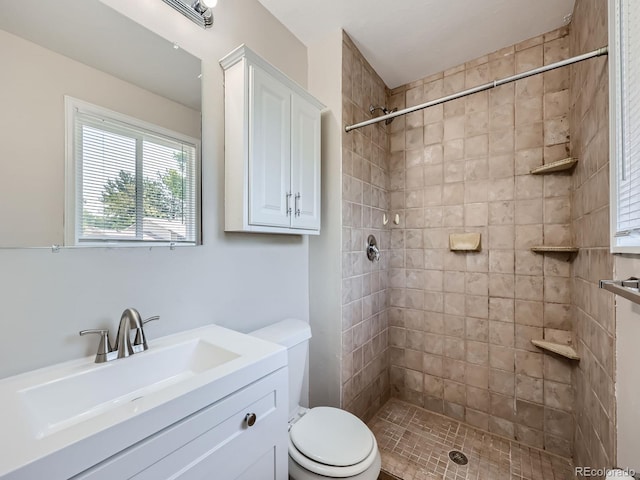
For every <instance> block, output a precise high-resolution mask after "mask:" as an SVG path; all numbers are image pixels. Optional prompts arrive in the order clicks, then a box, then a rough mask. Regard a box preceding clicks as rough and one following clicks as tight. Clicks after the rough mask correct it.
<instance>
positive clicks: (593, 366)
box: [545, 0, 616, 468]
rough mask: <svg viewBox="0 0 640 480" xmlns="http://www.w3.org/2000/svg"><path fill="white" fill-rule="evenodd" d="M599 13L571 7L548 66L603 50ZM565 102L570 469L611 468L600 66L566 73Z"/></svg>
mask: <svg viewBox="0 0 640 480" xmlns="http://www.w3.org/2000/svg"><path fill="white" fill-rule="evenodd" d="M607 14H608V12H607V2H596V1H590V0H577V1H576V5H575V9H574V12H573V20H572V23H571V34H570V36H569V37H568V44H567V43H566V41H565V42H557V40H554V42H553V44H554V45H553V48H552V49H551V48H550V51H549V56H550V60H551V57H552V56H553V57H554V58H555V55H556V54H557V52H563V51H566V50H569V51H570V54H571V55H578V54H580V53H584V52H587V51H590V50H594V49H596V48H599V47H601V46H603V45H606V44H607V42H608V39H607V35H608V32H607ZM560 54H561V53H560ZM545 61H546V58H545ZM565 101H567V100H566V99H565V98H564V97H563V96H559V95H556V94H554V96H553V97H550V98H549V100H548V103H547V104H545V107H547V106H548V109H549V110H555V109H556V107H557V106H559V105H561V104H563V102H565ZM568 102H569V105H570V112H571V113H570V117H569V119H568V121H567V124H568V125H569V130H570V134H571V150H572V154H573V156H575V157H576V158H578V159H579V162H578V165H577V166H576V169H575V171H574V173H573V175H572V181H573V183H572V210H571V226H572V236H573V242H574V243H575V244H576V245H577V246H579V247H580V252H579V253H578V255H577V257H576V259H575V261H574V262H573V265H572V269H571V272H570V274H571V277H570V280H571V282H572V286H571V287H572V289H571V295H572V303H573V304H574V305H575V307H574V312H573V315H574V319H573V322H574V333H575V337H576V347H577V351H578V354H579V355H580V357H581V360H580V363H579V366H578V368H577V369H575V371H573V386H574V389H573V390H574V391H573V398H574V416H575V429H574V435H573V441H574V443H575V451H574V459H575V464H576V465H590V466H593V467H594V468H611V467H613V466H615V465H616V445H615V435H616V433H615V431H616V429H615V425H616V412H615V393H614V388H615V383H614V382H615V378H614V377H615V373H614V364H615V313H614V303H613V295H612V294H611V293H609V292H606V291H604V290H600V289H598V287H597V282H598V279H601V278H612V276H613V256H612V255H611V254H610V253H609V189H608V182H609V143H608V129H609V111H608V68H607V60H606V59H594V60H590V61H588V62H582V63H580V64H576V65H573V66H572V67H571V76H570V96H569V99H568ZM558 118H563V117H558ZM559 129H560V130H562V134H564V133H565V132H566V125H565V124H564V123H560V124H559ZM562 214H563V215H564V212H563V213H562ZM562 273H563V274H564V273H566V272H564V271H563V272H562ZM567 317H568V315H567V312H564V311H562V310H561V309H554V310H553V311H550V312H549V315H547V316H546V317H545V318H548V321H549V327H551V328H556V327H558V328H562V327H563V326H564V325H565V324H567V323H568V318H567ZM547 368H548V369H553V370H554V372H553V374H552V375H550V376H549V377H548V379H549V381H550V382H555V381H557V379H561V380H562V379H566V378H567V376H568V372H566V371H564V370H562V369H560V368H558V367H557V366H556V368H555V369H554V367H553V366H552V365H551V364H550V365H548V366H547ZM552 377H553V378H552ZM554 387H555V385H554ZM570 393H571V392H567V391H565V390H559V389H555V388H554V389H552V390H551V391H550V392H549V395H550V396H553V401H554V402H555V401H562V400H561V399H563V398H564V397H566V396H568V395H570ZM553 413H555V412H553ZM545 421H547V422H548V423H549V424H550V425H553V428H554V429H556V428H557V429H560V428H561V427H562V425H564V422H565V421H566V419H565V418H563V417H560V416H555V415H552V414H551V413H550V414H549V416H548V418H547V417H545ZM558 436H559V437H560V435H558ZM562 438H563V439H564V440H565V441H566V440H571V439H566V437H562Z"/></svg>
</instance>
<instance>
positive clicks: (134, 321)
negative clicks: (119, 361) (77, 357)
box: [80, 308, 160, 363]
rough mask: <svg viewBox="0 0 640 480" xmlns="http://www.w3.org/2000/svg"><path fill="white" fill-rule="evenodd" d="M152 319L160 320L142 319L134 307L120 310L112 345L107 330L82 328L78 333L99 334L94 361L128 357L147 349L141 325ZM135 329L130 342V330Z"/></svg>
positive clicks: (157, 318) (158, 318)
mask: <svg viewBox="0 0 640 480" xmlns="http://www.w3.org/2000/svg"><path fill="white" fill-rule="evenodd" d="M154 320H160V317H159V316H157V315H156V316H153V317H149V318H147V319H145V320H142V319H141V317H140V313H139V312H138V311H137V310H136V309H135V308H127V309H126V310H125V311H124V312H122V316H121V317H120V325H119V326H118V333H117V334H116V343H115V345H114V346H113V347H112V346H111V342H110V341H109V330H107V329H100V330H82V331H81V332H80V335H87V334H90V333H95V334H98V335H100V345H99V346H98V353H96V360H95V362H96V363H104V362H110V361H111V360H115V359H116V358H125V357H129V356H131V355H133V354H135V353H139V352H143V351H145V350H148V349H149V345H147V337H146V336H145V334H144V328H143V325H144V324H145V323H148V322H152V321H154ZM132 330H135V332H136V336H135V338H134V340H133V344H132V343H131V331H132Z"/></svg>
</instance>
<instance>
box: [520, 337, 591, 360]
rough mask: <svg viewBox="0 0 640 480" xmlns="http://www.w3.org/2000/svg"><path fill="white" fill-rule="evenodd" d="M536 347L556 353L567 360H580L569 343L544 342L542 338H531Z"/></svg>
mask: <svg viewBox="0 0 640 480" xmlns="http://www.w3.org/2000/svg"><path fill="white" fill-rule="evenodd" d="M531 343H533V344H534V345H535V346H536V347H538V348H541V349H543V350H547V351H549V352H553V353H555V354H556V355H560V356H562V357H565V358H568V359H569V360H576V361H579V360H580V356H579V355H578V353H577V352H576V351H575V350H574V349H573V348H572V347H570V346H569V345H563V344H561V343H553V342H546V341H544V340H531Z"/></svg>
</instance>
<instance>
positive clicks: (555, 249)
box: [531, 245, 580, 253]
mask: <svg viewBox="0 0 640 480" xmlns="http://www.w3.org/2000/svg"><path fill="white" fill-rule="evenodd" d="M531 251H532V252H535V253H578V252H579V251H580V249H579V248H578V247H562V246H557V245H556V246H550V245H537V246H535V247H531Z"/></svg>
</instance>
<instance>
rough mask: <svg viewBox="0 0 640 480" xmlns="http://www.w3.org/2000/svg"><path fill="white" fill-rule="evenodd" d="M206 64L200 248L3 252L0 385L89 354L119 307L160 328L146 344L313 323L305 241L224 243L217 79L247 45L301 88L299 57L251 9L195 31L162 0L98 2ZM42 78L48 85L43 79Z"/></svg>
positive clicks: (284, 34) (224, 7) (236, 7)
mask: <svg viewBox="0 0 640 480" xmlns="http://www.w3.org/2000/svg"><path fill="white" fill-rule="evenodd" d="M105 3H107V4H110V5H112V6H114V7H115V8H117V9H118V10H120V11H122V12H124V13H126V14H127V15H128V16H130V17H132V18H133V19H134V20H136V21H138V22H139V23H142V24H144V25H145V26H147V27H148V28H150V29H152V30H154V31H156V32H157V33H159V34H160V35H162V36H164V37H165V38H168V39H169V40H171V41H176V42H178V43H179V44H180V45H181V46H182V48H184V49H186V50H187V51H189V52H191V53H193V54H194V55H196V56H199V57H200V58H202V59H203V69H204V91H203V222H204V228H203V234H204V245H203V246H201V247H190V248H181V249H176V250H175V251H170V250H168V249H165V248H154V249H152V250H150V249H148V248H123V249H103V248H91V249H86V250H85V249H76V250H64V251H61V252H60V253H57V254H53V253H51V252H50V251H48V250H25V249H22V250H0V266H1V267H0V305H1V310H0V312H1V313H0V319H1V320H0V321H1V322H2V325H3V334H2V336H1V337H0V377H5V376H9V375H12V374H17V373H20V372H24V371H27V370H30V369H33V368H38V367H43V366H46V365H50V364H52V363H55V362H59V361H64V360H70V359H73V358H77V357H80V356H82V355H90V354H93V353H94V352H95V349H96V347H97V342H96V339H95V338H80V337H79V336H78V334H77V332H78V330H80V329H83V328H97V327H112V328H115V327H116V325H117V321H118V320H119V318H120V314H121V313H122V310H123V309H124V308H125V307H129V306H132V307H136V308H138V309H139V310H140V312H141V314H142V315H143V316H149V315H154V314H158V315H160V316H161V317H162V320H161V321H160V322H158V323H155V324H151V325H149V327H148V329H147V334H148V337H149V338H150V339H153V338H156V337H159V336H161V335H167V334H170V333H174V332H177V331H181V330H185V329H188V328H193V327H197V326H201V325H205V324H210V323H216V324H219V325H223V326H226V327H230V328H234V329H237V330H240V331H249V330H252V329H254V328H258V327H261V326H264V325H266V324H268V323H270V322H274V321H277V320H280V319H282V318H285V317H295V318H300V319H302V320H305V321H307V320H308V317H309V285H308V273H309V268H308V263H309V260H308V253H309V252H308V250H309V249H308V240H307V239H306V238H304V237H298V236H271V235H255V234H254V235H248V234H225V233H224V232H223V224H224V218H223V205H224V203H223V202H224V145H223V138H224V122H223V99H224V97H223V84H222V70H221V69H220V67H219V65H218V60H219V59H220V58H222V57H223V56H224V55H226V54H227V53H228V52H229V51H231V50H232V49H234V48H235V47H237V46H238V45H240V44H241V43H246V44H247V45H248V46H249V47H251V48H252V49H254V50H255V51H257V52H258V53H259V54H261V55H263V56H264V57H265V58H266V59H267V60H268V61H270V62H271V63H273V64H274V65H275V66H276V67H278V68H279V69H281V70H282V71H284V72H285V73H286V74H288V75H289V76H290V77H291V78H293V79H294V80H295V81H297V82H298V83H300V84H301V85H302V86H306V83H307V51H306V48H305V47H304V46H303V45H302V44H301V43H300V42H299V41H298V40H297V39H296V38H295V37H294V36H293V35H292V34H291V33H290V32H289V31H288V30H286V29H285V28H284V27H283V26H282V25H281V24H280V23H279V22H278V21H276V20H275V19H274V18H273V17H272V16H271V15H270V14H269V13H268V12H267V11H266V10H265V9H264V8H263V7H262V6H261V5H260V4H259V3H258V2H257V1H256V0H238V1H234V2H220V5H219V6H218V7H216V9H215V14H216V19H217V21H216V24H215V26H214V28H213V29H211V30H206V31H205V30H202V29H200V28H199V27H198V26H196V25H195V24H193V23H191V22H190V21H189V20H187V19H185V18H184V17H182V16H181V15H180V14H178V13H177V12H175V11H174V10H172V9H171V8H170V7H168V6H167V5H165V4H163V3H162V2H157V1H155V0H154V1H152V0H143V1H139V2H130V1H128V0H105ZM43 81H46V79H43Z"/></svg>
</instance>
